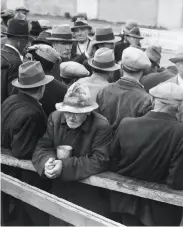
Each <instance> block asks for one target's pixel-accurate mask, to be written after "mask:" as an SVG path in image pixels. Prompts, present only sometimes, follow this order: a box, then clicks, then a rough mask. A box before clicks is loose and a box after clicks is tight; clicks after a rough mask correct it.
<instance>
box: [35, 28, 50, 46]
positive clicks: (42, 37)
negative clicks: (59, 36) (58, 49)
mask: <svg viewBox="0 0 183 227" xmlns="http://www.w3.org/2000/svg"><path fill="white" fill-rule="evenodd" d="M50 36H51V33H49V32H47V31H42V32H41V33H40V34H39V36H38V37H37V39H35V40H33V41H32V45H34V44H46V45H49V46H51V47H52V43H51V41H49V40H47V39H46V38H48V37H50Z"/></svg>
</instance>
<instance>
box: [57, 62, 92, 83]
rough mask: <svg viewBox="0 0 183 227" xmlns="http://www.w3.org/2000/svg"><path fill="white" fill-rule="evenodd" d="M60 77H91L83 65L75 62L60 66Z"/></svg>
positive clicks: (63, 63)
mask: <svg viewBox="0 0 183 227" xmlns="http://www.w3.org/2000/svg"><path fill="white" fill-rule="evenodd" d="M60 76H61V77H63V78H67V79H72V78H81V77H86V76H89V71H88V70H87V69H86V68H85V67H84V66H83V65H81V64H79V63H77V62H74V61H67V62H62V63H61V64H60Z"/></svg>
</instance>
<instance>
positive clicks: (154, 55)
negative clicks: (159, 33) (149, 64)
mask: <svg viewBox="0 0 183 227" xmlns="http://www.w3.org/2000/svg"><path fill="white" fill-rule="evenodd" d="M161 51H162V48H161V46H149V47H148V48H147V49H146V51H145V53H146V54H147V56H148V57H149V59H150V60H152V61H154V62H156V63H159V62H160V60H161Z"/></svg>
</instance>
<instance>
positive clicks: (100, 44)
mask: <svg viewBox="0 0 183 227" xmlns="http://www.w3.org/2000/svg"><path fill="white" fill-rule="evenodd" d="M97 46H98V47H99V48H101V47H107V48H109V49H114V43H98V44H97Z"/></svg>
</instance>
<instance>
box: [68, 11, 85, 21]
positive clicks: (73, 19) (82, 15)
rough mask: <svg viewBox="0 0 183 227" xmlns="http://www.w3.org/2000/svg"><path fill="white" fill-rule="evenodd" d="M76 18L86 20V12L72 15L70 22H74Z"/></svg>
mask: <svg viewBox="0 0 183 227" xmlns="http://www.w3.org/2000/svg"><path fill="white" fill-rule="evenodd" d="M78 18H81V19H84V20H88V17H87V14H86V13H77V14H76V15H75V16H73V17H72V20H71V21H72V22H75V21H76V20H77V19H78Z"/></svg>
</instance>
